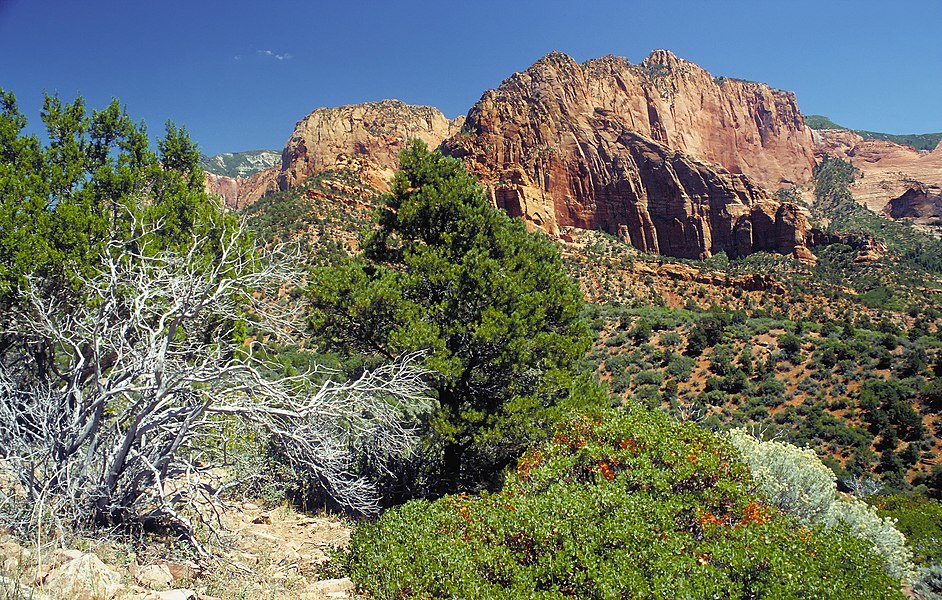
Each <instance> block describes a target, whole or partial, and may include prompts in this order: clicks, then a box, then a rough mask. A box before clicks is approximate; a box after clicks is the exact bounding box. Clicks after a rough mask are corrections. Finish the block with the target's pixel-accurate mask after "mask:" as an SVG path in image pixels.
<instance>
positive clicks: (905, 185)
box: [814, 129, 942, 225]
mask: <svg viewBox="0 0 942 600" xmlns="http://www.w3.org/2000/svg"><path fill="white" fill-rule="evenodd" d="M814 142H815V150H816V152H817V154H818V155H819V156H823V155H825V154H830V155H832V156H837V157H839V158H843V159H844V160H847V161H849V162H850V163H851V164H853V165H854V166H855V167H857V168H858V169H860V171H861V173H862V175H863V176H862V177H858V178H857V180H856V181H855V182H854V184H853V185H852V186H851V188H850V189H851V193H852V194H853V195H854V198H855V199H856V200H857V201H858V202H861V203H862V204H864V205H866V206H867V207H868V208H870V209H871V210H873V211H874V212H877V213H882V214H885V215H887V216H890V217H893V218H901V217H904V218H912V219H915V220H916V221H917V222H919V223H922V224H931V225H937V224H938V222H937V221H938V217H939V216H940V215H939V214H938V213H939V207H938V202H937V201H933V200H932V199H933V198H938V197H939V195H940V193H942V192H940V188H942V144H940V145H939V146H938V147H936V149H935V150H934V151H932V152H920V151H919V150H915V149H913V148H910V147H909V146H901V145H899V144H894V143H893V142H888V141H884V140H865V139H863V138H862V137H861V136H859V135H857V134H856V133H854V132H852V131H846V130H842V129H823V130H820V131H815V132H814Z"/></svg>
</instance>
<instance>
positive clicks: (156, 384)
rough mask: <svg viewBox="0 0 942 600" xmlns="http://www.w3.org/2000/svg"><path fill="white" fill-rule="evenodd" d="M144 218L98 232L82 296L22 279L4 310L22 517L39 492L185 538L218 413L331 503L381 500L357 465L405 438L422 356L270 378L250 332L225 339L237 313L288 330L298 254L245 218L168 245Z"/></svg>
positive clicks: (4, 424)
mask: <svg viewBox="0 0 942 600" xmlns="http://www.w3.org/2000/svg"><path fill="white" fill-rule="evenodd" d="M153 230H154V228H153V227H152V228H148V227H145V226H144V225H143V224H142V223H140V222H135V225H134V231H135V233H136V235H135V236H134V237H133V238H132V239H131V240H130V241H129V240H120V241H115V242H114V243H112V244H111V245H110V246H109V247H108V250H107V252H105V253H104V255H103V256H102V262H101V268H100V269H99V273H98V275H96V276H94V277H89V278H86V279H85V280H84V281H82V282H81V290H82V294H83V295H84V300H83V301H78V302H75V301H74V300H73V301H71V302H69V301H65V300H63V299H61V298H57V297H50V296H48V295H44V293H43V292H42V291H41V290H42V286H41V285H40V283H41V282H38V281H31V282H30V285H29V286H27V287H26V289H24V290H23V291H22V297H23V299H24V301H23V302H22V303H21V304H20V306H19V308H17V309H16V310H15V311H13V312H12V313H11V314H10V315H8V317H7V324H6V326H5V329H6V331H5V332H4V333H5V336H6V337H7V338H8V339H14V340H17V341H18V342H19V345H9V346H8V347H7V350H6V351H5V352H4V353H2V355H0V444H2V448H0V453H2V455H3V456H4V458H5V462H6V466H7V468H9V469H11V470H12V472H13V474H15V477H16V479H17V481H18V483H19V485H20V486H21V488H22V490H21V493H23V494H25V496H26V499H27V502H26V503H25V504H22V506H25V507H26V509H27V510H26V513H27V514H26V515H25V516H24V517H23V523H27V522H28V523H34V522H35V521H36V520H37V519H39V518H41V516H42V515H40V514H38V512H37V511H42V510H43V507H45V510H46V511H47V512H48V513H49V514H51V515H55V516H56V517H57V518H58V519H60V520H62V521H66V522H69V523H73V524H74V523H96V524H104V523H117V522H129V521H149V520H161V521H165V522H167V523H169V524H171V525H173V526H176V527H179V528H181V529H182V530H183V531H184V532H186V533H187V535H189V536H190V537H191V539H193V538H192V532H193V524H192V523H191V522H190V521H189V520H188V516H187V515H191V514H193V513H194V511H193V510H190V509H192V508H193V505H194V503H195V501H196V498H197V496H198V495H199V493H206V488H205V479H206V478H205V475H206V473H207V471H208V469H209V468H210V467H211V466H212V452H211V450H212V448H211V447H208V445H211V444H210V440H211V439H214V438H216V439H218V437H219V436H220V435H222V433H221V432H222V429H223V427H224V425H225V423H226V421H227V419H228V420H231V419H239V420H240V421H241V422H242V423H243V424H245V425H247V426H248V427H250V428H255V430H257V431H260V432H262V433H264V434H265V435H268V436H270V439H272V440H273V441H275V442H277V443H280V444H281V445H282V446H283V450H284V454H285V456H287V457H289V459H290V460H291V461H293V462H294V463H296V464H297V465H299V466H303V467H304V468H305V469H308V470H309V471H311V472H313V473H314V474H316V475H317V477H318V478H319V479H320V481H321V482H323V485H324V487H325V491H326V492H327V493H329V494H330V495H331V496H332V497H333V498H334V499H335V500H336V501H337V502H339V503H340V504H341V505H343V506H345V507H347V508H349V509H350V510H352V511H356V512H360V513H370V512H373V511H375V510H376V509H377V506H378V498H377V494H376V491H375V487H374V485H373V482H372V481H370V480H368V479H366V478H364V476H362V475H361V474H360V471H358V469H357V465H358V464H362V463H363V462H364V461H366V462H368V463H369V464H370V465H371V466H372V467H374V468H378V469H379V471H380V472H381V471H382V469H384V468H386V465H388V464H390V461H392V460H395V459H397V458H401V457H403V456H407V455H408V454H409V453H410V452H412V451H413V448H414V446H415V443H416V440H417V434H418V423H419V421H418V416H419V413H421V412H422V411H424V410H427V409H428V407H429V401H428V399H427V388H426V386H425V383H424V379H423V377H424V375H425V373H424V372H423V370H422V369H421V368H420V367H418V365H417V358H418V357H417V356H416V355H409V356H404V357H400V358H399V359H397V360H396V361H394V362H392V363H391V364H388V365H385V366H383V367H380V368H378V369H376V370H374V371H371V372H367V373H364V374H363V375H362V376H360V377H359V378H358V379H355V380H352V381H346V382H335V381H332V380H330V379H327V380H326V382H323V383H320V384H316V383H314V382H315V381H316V378H314V377H312V375H313V374H312V373H304V374H301V375H295V376H280V377H274V378H273V377H271V376H270V373H272V372H276V370H277V369H275V368H274V367H273V366H272V365H271V364H268V363H267V362H266V361H265V360H263V359H262V358H259V357H258V355H257V352H256V351H255V346H256V345H257V344H255V343H253V344H246V345H242V346H238V345H237V344H235V343H234V342H233V340H232V338H233V335H232V331H233V324H234V323H236V322H238V321H240V320H242V319H247V318H248V319H250V320H251V321H252V322H253V325H254V327H255V328H256V329H257V330H259V331H264V332H268V333H269V334H270V335H274V336H286V335H287V336H290V335H291V334H292V333H294V332H295V331H296V322H297V317H298V313H297V306H296V303H289V302H285V301H284V296H285V294H284V287H285V285H286V284H287V285H295V284H296V283H297V282H298V281H300V274H299V272H298V271H297V269H296V268H295V267H294V266H293V265H294V264H296V263H297V262H298V261H297V256H296V254H292V253H291V252H285V251H284V250H278V251H272V252H264V253H263V252H259V251H257V250H255V249H253V248H250V247H248V246H249V245H248V244H247V243H246V240H247V234H246V231H245V229H244V226H240V227H238V228H236V229H235V230H234V231H232V230H229V231H226V230H225V228H222V231H223V233H221V234H220V233H218V229H217V233H216V234H208V233H207V234H202V235H197V236H194V237H193V239H192V240H191V242H190V243H189V244H188V245H187V247H186V248H185V249H184V251H182V252H180V251H178V252H164V251H159V250H158V249H156V248H155V247H154V244H153V243H152V242H151V241H149V240H151V239H153V236H152V235H151V234H152V233H153ZM207 249H211V251H207ZM37 347H40V348H43V349H44V351H43V352H27V351H22V350H19V351H17V350H15V348H20V349H22V348H34V349H35V348H37ZM37 357H39V358H37ZM43 357H44V358H43ZM321 375H322V376H321V377H320V379H321V381H323V379H324V377H323V375H324V373H321ZM193 541H195V539H193Z"/></svg>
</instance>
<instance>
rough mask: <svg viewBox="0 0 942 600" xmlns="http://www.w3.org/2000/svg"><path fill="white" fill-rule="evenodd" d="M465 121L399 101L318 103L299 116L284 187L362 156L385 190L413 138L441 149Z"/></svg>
mask: <svg viewBox="0 0 942 600" xmlns="http://www.w3.org/2000/svg"><path fill="white" fill-rule="evenodd" d="M463 122H464V119H463V118H458V119H455V120H452V121H449V120H448V119H447V118H446V117H445V115H443V114H442V113H441V112H440V111H439V110H438V109H436V108H433V107H430V106H411V105H408V104H405V103H403V102H399V101H398V100H383V101H382V102H369V103H366V104H354V105H350V106H341V107H339V108H318V109H316V110H315V111H314V112H312V113H311V114H310V115H308V116H307V117H305V118H304V119H302V120H301V121H298V123H297V125H296V126H295V129H294V133H292V134H291V137H290V139H289V140H288V143H287V144H286V145H285V148H284V151H283V152H282V155H281V170H280V172H279V174H278V187H279V188H280V189H282V190H285V189H288V188H290V187H293V186H296V185H298V184H299V183H300V182H302V181H304V180H305V179H307V178H308V177H310V176H311V175H313V174H315V173H318V172H320V171H323V170H325V169H328V168H330V167H331V165H334V164H335V163H337V161H338V160H342V159H345V158H349V157H362V158H366V159H368V162H369V163H370V166H372V167H373V168H372V169H368V171H369V172H367V173H364V174H363V177H364V178H365V179H367V180H369V181H370V182H371V183H374V184H375V185H376V187H377V188H379V189H383V188H385V187H386V182H387V181H388V180H389V179H390V178H391V177H392V174H393V172H394V170H395V169H396V168H397V166H398V164H399V151H400V150H402V149H403V148H404V147H405V146H406V143H407V142H408V140H410V139H412V138H419V139H421V140H423V141H424V142H425V143H426V144H428V145H429V147H431V148H436V147H438V145H439V144H440V143H441V142H442V140H444V139H445V138H447V137H449V136H451V135H454V134H455V133H457V132H458V131H459V129H460V128H461V125H462V123H463Z"/></svg>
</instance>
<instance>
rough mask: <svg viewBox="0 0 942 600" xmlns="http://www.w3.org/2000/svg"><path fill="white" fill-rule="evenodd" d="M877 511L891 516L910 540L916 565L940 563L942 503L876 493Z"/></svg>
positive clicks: (882, 514) (887, 516)
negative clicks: (877, 494) (877, 495)
mask: <svg viewBox="0 0 942 600" xmlns="http://www.w3.org/2000/svg"><path fill="white" fill-rule="evenodd" d="M872 502H873V505H874V507H876V509H877V514H879V515H880V516H881V517H885V518H889V519H893V520H894V521H895V523H896V528H897V529H899V530H900V531H901V532H903V534H904V535H905V536H906V539H908V540H909V544H910V546H911V547H912V549H913V554H914V560H915V561H916V563H917V564H921V565H931V564H942V504H940V503H939V502H938V501H937V500H932V499H929V498H925V497H923V496H904V495H902V494H896V495H892V496H879V497H876V498H874V499H873V500H872Z"/></svg>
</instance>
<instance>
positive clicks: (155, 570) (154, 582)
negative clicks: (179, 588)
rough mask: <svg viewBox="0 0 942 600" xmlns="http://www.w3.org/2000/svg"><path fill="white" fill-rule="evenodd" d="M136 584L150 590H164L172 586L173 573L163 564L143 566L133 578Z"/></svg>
mask: <svg viewBox="0 0 942 600" xmlns="http://www.w3.org/2000/svg"><path fill="white" fill-rule="evenodd" d="M134 578H135V579H137V582H138V583H139V584H141V585H143V586H144V587H148V588H150V589H157V588H166V587H170V586H171V585H172V584H173V581H174V578H173V573H171V572H170V568H169V567H168V566H167V565H165V564H156V565H145V566H143V567H140V568H139V569H138V570H137V573H136V574H135V576H134Z"/></svg>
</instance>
